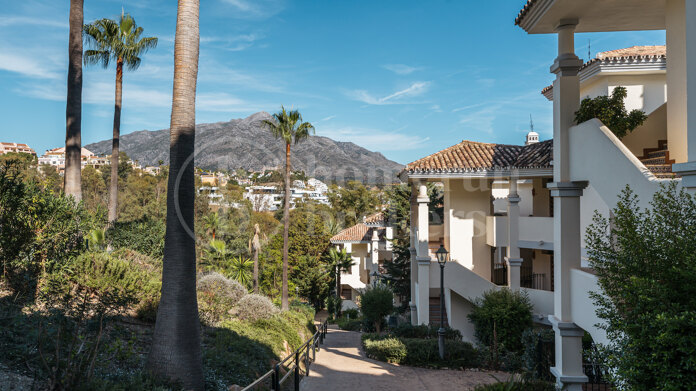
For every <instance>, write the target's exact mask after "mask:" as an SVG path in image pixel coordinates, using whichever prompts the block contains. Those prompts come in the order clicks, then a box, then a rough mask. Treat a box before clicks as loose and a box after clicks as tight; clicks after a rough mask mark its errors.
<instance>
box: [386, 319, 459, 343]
mask: <svg viewBox="0 0 696 391" xmlns="http://www.w3.org/2000/svg"><path fill="white" fill-rule="evenodd" d="M439 329H440V327H439V326H437V325H428V326H426V325H418V326H413V325H412V324H410V323H402V324H400V325H398V326H396V327H394V328H393V329H391V330H390V334H393V335H394V336H396V337H400V338H437V337H438V334H437V332H438V330H439ZM445 339H453V340H457V341H461V340H462V333H460V332H459V330H457V329H453V328H451V327H445Z"/></svg>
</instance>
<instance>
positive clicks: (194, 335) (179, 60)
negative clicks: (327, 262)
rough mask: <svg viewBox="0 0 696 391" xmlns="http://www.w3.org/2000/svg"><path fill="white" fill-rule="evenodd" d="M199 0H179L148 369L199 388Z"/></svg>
mask: <svg viewBox="0 0 696 391" xmlns="http://www.w3.org/2000/svg"><path fill="white" fill-rule="evenodd" d="M199 6H200V0H179V4H178V9H177V18H176V38H175V40H174V88H173V92H172V115H171V125H170V142H169V162H170V163H169V164H170V166H169V180H168V183H167V230H166V234H165V238H164V261H163V268H162V290H161V291H162V297H161V299H160V304H159V308H158V310H157V322H156V323H155V331H154V334H153V337H152V345H151V348H150V354H149V356H148V359H147V368H148V370H149V371H150V372H152V373H153V374H155V375H158V376H162V377H164V378H167V379H170V380H173V381H178V382H181V383H182V385H183V386H184V388H185V389H187V390H195V391H199V390H200V391H203V389H204V380H203V363H202V359H201V336H200V321H199V319H198V301H197V298H196V239H195V236H194V234H193V232H194V200H195V196H196V189H195V179H194V171H193V159H192V157H193V152H194V141H195V137H196V79H197V76H198V50H199V44H200V30H199V16H198V12H199Z"/></svg>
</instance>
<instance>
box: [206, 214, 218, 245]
mask: <svg viewBox="0 0 696 391" xmlns="http://www.w3.org/2000/svg"><path fill="white" fill-rule="evenodd" d="M203 225H204V227H205V230H206V231H207V232H210V236H211V238H212V239H213V240H215V235H216V234H217V231H218V229H219V228H220V215H218V212H213V213H210V214H207V215H205V216H204V217H203Z"/></svg>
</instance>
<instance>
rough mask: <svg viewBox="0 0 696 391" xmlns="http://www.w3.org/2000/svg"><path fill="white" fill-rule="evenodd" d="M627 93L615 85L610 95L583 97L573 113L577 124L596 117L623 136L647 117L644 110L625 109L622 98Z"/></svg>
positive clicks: (624, 88)
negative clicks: (578, 108)
mask: <svg viewBox="0 0 696 391" xmlns="http://www.w3.org/2000/svg"><path fill="white" fill-rule="evenodd" d="M627 95H628V93H627V91H626V87H616V88H614V91H613V92H612V93H611V96H606V95H603V96H598V97H596V98H585V99H583V100H582V102H581V103H580V110H578V111H577V112H576V113H575V122H577V123H578V124H580V123H583V122H585V121H589V120H591V119H592V118H597V119H599V120H600V121H602V123H603V124H604V125H606V126H607V127H608V128H609V129H610V130H611V131H612V132H613V133H614V134H615V135H616V137H618V138H619V139H622V138H624V137H625V136H626V135H627V134H629V133H631V132H632V131H633V130H635V128H637V127H639V126H640V125H642V124H643V122H645V120H646V119H647V118H648V116H647V115H645V112H643V111H641V110H638V109H635V110H631V112H630V113H628V112H627V111H626V106H625V105H624V99H626V96H627Z"/></svg>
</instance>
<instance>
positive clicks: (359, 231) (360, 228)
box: [330, 223, 385, 243]
mask: <svg viewBox="0 0 696 391" xmlns="http://www.w3.org/2000/svg"><path fill="white" fill-rule="evenodd" d="M374 230H377V235H378V236H379V237H380V240H381V238H382V237H384V233H385V230H384V228H376V227H368V226H367V225H366V224H365V223H358V224H356V225H354V226H352V227H350V228H346V229H344V230H343V231H341V232H339V233H337V234H336V235H334V237H332V238H331V240H330V242H331V243H368V242H370V241H372V232H373V231H374Z"/></svg>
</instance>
